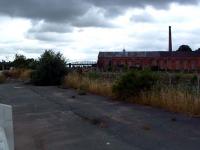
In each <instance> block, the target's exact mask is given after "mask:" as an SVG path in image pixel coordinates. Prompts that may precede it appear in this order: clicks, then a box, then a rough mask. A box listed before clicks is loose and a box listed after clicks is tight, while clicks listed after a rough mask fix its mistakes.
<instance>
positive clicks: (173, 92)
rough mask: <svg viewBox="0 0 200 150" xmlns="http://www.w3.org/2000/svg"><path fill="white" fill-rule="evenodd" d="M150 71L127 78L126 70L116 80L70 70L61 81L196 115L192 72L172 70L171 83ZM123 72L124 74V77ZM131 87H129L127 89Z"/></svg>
mask: <svg viewBox="0 0 200 150" xmlns="http://www.w3.org/2000/svg"><path fill="white" fill-rule="evenodd" d="M152 75H153V77H152ZM152 75H151V74H149V73H147V72H142V75H141V74H140V75H138V74H136V75H135V77H134V78H131V77H130V76H131V74H130V73H129V74H128V75H125V76H122V77H120V78H121V80H120V79H118V80H117V81H116V82H111V81H110V79H108V80H106V78H102V77H101V75H99V74H98V75H97V74H92V75H91V73H87V74H78V73H76V72H74V73H70V74H68V76H66V77H65V80H64V85H65V86H68V87H71V88H75V89H78V90H79V91H80V90H81V91H86V92H91V93H94V94H98V95H103V96H109V97H112V98H114V99H116V100H119V101H126V102H131V103H135V104H141V105H148V106H153V107H158V108H163V109H165V110H168V111H171V112H181V113H185V114H188V115H192V116H198V117H200V91H199V89H198V88H197V83H196V82H197V81H196V78H195V80H194V79H193V78H194V77H195V75H189V76H188V75H177V74H175V75H174V76H172V79H171V83H170V82H169V81H166V79H167V77H165V78H164V79H162V76H160V77H159V76H157V75H155V74H152ZM127 76H128V78H126V77H127ZM155 76H156V77H155ZM177 76H178V77H177ZM146 77H147V78H148V80H154V81H155V78H156V82H155V84H152V83H154V82H152V81H151V82H149V81H148V82H146V81H145V80H146V79H143V78H146ZM129 79H130V80H131V81H130V80H129ZM157 79H158V80H157ZM191 79H192V80H191ZM134 80H137V81H134ZM139 80H142V81H143V82H141V81H139ZM186 80H187V82H186ZM144 81H145V83H144ZM123 82H125V83H123ZM127 82H128V83H127ZM193 82H195V83H193ZM116 83H117V84H119V85H118V86H120V87H118V91H117V92H118V93H116V92H113V87H115V88H116ZM130 84H131V85H130ZM149 85H150V86H149ZM133 86H134V87H133ZM142 86H143V87H142ZM121 88H122V89H121ZM128 88H130V89H128ZM132 88H133V91H131V89H132ZM135 88H139V89H135ZM120 90H121V91H120ZM123 92H124V93H123ZM126 92H128V93H126ZM135 92H137V94H135ZM121 94H125V97H124V96H123V97H122V95H121Z"/></svg>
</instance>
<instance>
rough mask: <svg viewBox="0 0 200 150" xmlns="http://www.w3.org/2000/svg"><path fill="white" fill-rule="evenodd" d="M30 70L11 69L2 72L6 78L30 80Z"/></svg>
mask: <svg viewBox="0 0 200 150" xmlns="http://www.w3.org/2000/svg"><path fill="white" fill-rule="evenodd" d="M31 73H32V70H31V69H22V68H21V69H13V70H6V71H4V72H3V74H4V76H5V77H6V78H10V79H19V80H23V81H25V80H30V77H31Z"/></svg>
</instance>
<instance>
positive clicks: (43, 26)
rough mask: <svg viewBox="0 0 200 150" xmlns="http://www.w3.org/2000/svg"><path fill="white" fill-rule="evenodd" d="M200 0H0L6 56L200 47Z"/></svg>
mask: <svg viewBox="0 0 200 150" xmlns="http://www.w3.org/2000/svg"><path fill="white" fill-rule="evenodd" d="M199 18H200V0H0V59H6V60H9V59H13V57H14V55H15V54H16V53H18V54H23V55H25V56H27V57H34V58H37V57H39V56H40V55H41V54H42V53H43V51H44V50H45V49H53V50H56V51H60V52H61V53H63V54H64V56H65V57H66V58H68V59H70V60H96V59H97V56H98V52H99V51H121V50H122V49H123V48H125V49H126V50H127V51H156V50H158V51H164V50H167V49H168V26H169V25H171V26H172V31H173V50H176V49H177V48H178V47H179V46H180V45H182V44H188V45H190V46H191V48H192V49H193V50H195V49H197V48H199V47H200V40H199V35H200V25H199V24H200V19H199Z"/></svg>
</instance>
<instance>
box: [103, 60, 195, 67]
mask: <svg viewBox="0 0 200 150" xmlns="http://www.w3.org/2000/svg"><path fill="white" fill-rule="evenodd" d="M104 65H112V66H120V65H128V66H130V67H131V66H141V67H143V66H159V67H160V68H163V69H164V68H174V69H187V68H191V69H195V68H196V67H197V66H199V62H198V60H182V59H181V60H143V61H142V60H134V61H128V60H127V61H126V60H124V61H123V60H117V61H115V60H114V61H111V60H110V61H107V63H105V64H104Z"/></svg>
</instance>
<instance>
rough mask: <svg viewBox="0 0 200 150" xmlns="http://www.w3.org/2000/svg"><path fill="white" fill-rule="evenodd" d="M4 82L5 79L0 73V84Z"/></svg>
mask: <svg viewBox="0 0 200 150" xmlns="http://www.w3.org/2000/svg"><path fill="white" fill-rule="evenodd" d="M5 81H6V77H5V76H4V74H1V73H0V84H1V83H4V82H5Z"/></svg>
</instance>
